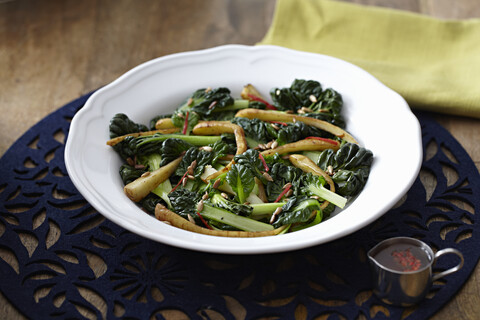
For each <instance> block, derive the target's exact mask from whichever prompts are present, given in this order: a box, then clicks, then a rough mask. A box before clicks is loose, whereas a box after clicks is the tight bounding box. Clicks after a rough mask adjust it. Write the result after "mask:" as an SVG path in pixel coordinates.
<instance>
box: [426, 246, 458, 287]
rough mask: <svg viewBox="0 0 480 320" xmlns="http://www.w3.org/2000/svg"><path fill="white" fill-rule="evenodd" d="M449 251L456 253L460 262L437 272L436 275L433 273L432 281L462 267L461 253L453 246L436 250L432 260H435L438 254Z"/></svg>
mask: <svg viewBox="0 0 480 320" xmlns="http://www.w3.org/2000/svg"><path fill="white" fill-rule="evenodd" d="M449 253H453V254H456V255H457V256H458V257H459V258H460V263H459V264H457V265H456V266H455V267H453V268H450V269H447V270H445V271H443V272H440V273H437V274H436V275H434V276H433V277H432V281H435V280H437V279H439V278H442V277H445V276H446V275H449V274H451V273H454V272H457V271H458V270H460V269H461V268H462V267H463V254H462V253H461V252H460V251H458V250H457V249H453V248H446V249H442V250H440V251H438V252H437V253H436V254H435V258H434V261H436V260H437V259H438V258H439V257H440V256H443V255H444V254H449Z"/></svg>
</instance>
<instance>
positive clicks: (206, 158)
mask: <svg viewBox="0 0 480 320" xmlns="http://www.w3.org/2000/svg"><path fill="white" fill-rule="evenodd" d="M214 157H215V153H213V152H209V151H205V150H200V149H198V148H197V147H191V148H190V149H188V150H187V152H186V153H185V155H184V156H183V158H182V161H181V162H180V164H179V166H178V167H177V169H176V170H175V173H174V175H175V176H178V177H182V176H183V175H184V174H185V173H186V172H187V171H188V170H189V167H191V168H192V169H193V172H190V173H188V172H187V174H189V175H191V176H193V177H194V178H195V179H194V180H195V181H192V182H194V183H195V185H194V186H193V188H194V190H196V189H197V188H198V187H199V186H200V185H204V182H203V181H202V179H201V178H200V176H201V175H202V174H203V171H204V170H205V166H207V165H210V164H211V163H212V161H213V158H214Z"/></svg>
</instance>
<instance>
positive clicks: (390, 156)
mask: <svg viewBox="0 0 480 320" xmlns="http://www.w3.org/2000/svg"><path fill="white" fill-rule="evenodd" d="M296 78H298V79H314V80H317V81H319V82H320V83H321V84H322V85H323V87H324V88H327V87H331V88H333V89H335V90H337V91H338V92H340V93H341V94H342V96H343V100H344V109H343V114H344V117H345V119H346V123H347V127H346V128H347V131H349V132H350V133H351V134H352V135H353V136H354V137H356V138H357V140H358V141H359V143H360V144H361V145H362V146H364V147H366V148H368V149H370V150H371V151H372V152H373V154H374V162H373V165H372V169H371V173H370V177H369V180H368V182H367V184H366V186H365V188H364V190H363V191H362V192H361V194H360V195H359V196H358V197H357V198H356V199H355V201H353V202H352V203H351V204H350V205H349V206H348V207H347V208H346V209H344V210H343V211H341V212H339V213H338V214H336V215H334V216H332V217H331V218H330V219H328V220H325V221H324V222H322V223H320V224H319V225H317V226H314V227H311V228H307V229H305V230H302V231H298V232H293V233H288V234H284V235H279V236H272V237H262V238H223V237H214V236H208V235H202V234H197V233H193V232H189V231H184V230H181V229H177V228H175V227H172V226H169V225H167V224H165V223H162V222H160V221H158V220H156V219H155V218H154V217H152V216H149V215H148V214H146V213H144V212H143V211H142V210H140V209H139V208H138V207H137V206H136V205H135V204H134V203H133V202H131V201H130V200H129V199H128V198H127V197H126V196H125V195H124V193H123V184H122V181H121V179H120V176H119V173H118V169H119V167H120V165H121V160H120V158H119V157H118V155H117V154H116V153H115V152H114V151H113V150H112V149H111V147H109V146H107V145H106V141H107V140H108V139H109V129H108V126H109V122H110V119H111V118H112V117H113V115H115V114H116V113H120V112H121V113H125V114H127V115H128V116H129V117H130V118H131V119H132V120H134V121H135V122H138V123H143V124H147V125H148V122H149V120H150V119H151V118H153V117H154V116H155V115H158V114H163V113H169V112H171V111H173V110H174V109H175V108H176V107H177V106H178V105H179V104H180V103H181V102H182V101H183V100H184V99H185V98H186V97H188V96H189V95H190V94H191V93H192V92H193V91H195V90H196V89H199V88H204V87H212V88H214V87H228V88H230V90H231V91H232V95H233V96H234V97H239V96H240V91H241V89H242V87H243V86H244V85H246V84H248V83H251V84H253V85H254V86H255V87H257V88H258V89H259V91H260V92H261V93H262V94H263V95H264V96H266V97H268V96H269V94H268V93H269V90H270V89H271V88H272V87H288V86H290V84H291V82H292V81H293V80H294V79H296ZM421 162H422V141H421V131H420V125H419V123H418V120H417V119H416V117H415V116H414V115H413V114H412V112H411V111H410V108H409V106H408V105H407V103H406V102H405V100H404V99H403V98H402V97H401V96H400V95H398V94H397V93H395V92H394V91H392V90H390V89H389V88H387V87H386V86H385V85H383V84H382V83H380V82H379V81H378V80H377V79H375V78H374V77H373V76H371V75H370V74H369V73H367V72H365V71H364V70H362V69H360V68H359V67H356V66H354V65H352V64H350V63H347V62H345V61H342V60H339V59H336V58H332V57H328V56H324V55H319V54H313V53H305V52H299V51H295V50H290V49H286V48H282V47H276V46H242V45H226V46H220V47H216V48H212V49H206V50H200V51H193V52H185V53H178V54H173V55H169V56H164V57H161V58H157V59H154V60H151V61H149V62H146V63H143V64H141V65H139V66H138V67H136V68H134V69H132V70H130V71H129V72H127V73H126V74H124V75H123V76H121V77H120V78H118V79H117V80H115V81H114V82H112V83H111V84H109V85H107V86H105V87H103V88H101V89H99V90H98V91H97V92H95V93H94V94H93V95H92V96H91V97H90V99H89V100H88V101H87V103H86V104H85V106H84V107H83V108H82V109H81V110H80V111H79V112H78V113H77V114H76V115H75V117H74V119H73V121H72V124H71V127H70V132H69V135H68V140H67V143H66V147H65V164H66V167H67V170H68V173H69V176H70V178H71V179H72V181H73V183H74V185H75V186H76V187H77V189H78V191H79V192H80V193H81V194H82V195H83V196H84V197H85V199H86V200H87V201H88V202H89V203H90V204H91V205H92V206H93V207H94V208H95V209H96V210H98V212H100V213H101V214H103V215H104V216H105V217H106V218H108V219H110V220H111V221H113V222H115V223H117V224H118V225H120V226H122V227H123V228H125V229H127V230H130V231H132V232H134V233H136V234H138V235H141V236H143V237H146V238H149V239H152V240H155V241H158V242H161V243H165V244H168V245H172V246H177V247H181V248H186V249H191V250H197V251H204V252H214V253H228V254H260V253H273V252H282V251H288V250H295V249H301V248H305V247H309V246H313V245H317V244H321V243H325V242H328V241H331V240H334V239H338V238H340V237H343V236H345V235H348V234H350V233H352V232H354V231H356V230H359V229H360V228H362V227H364V226H366V225H368V224H369V223H371V222H373V221H374V220H376V219H377V218H379V217H380V216H381V215H383V214H384V213H385V212H387V211H388V210H389V209H390V208H391V207H392V206H394V205H395V203H396V202H397V201H398V200H399V199H400V198H401V197H402V196H403V195H404V194H405V193H406V192H407V191H408V189H409V188H410V187H411V185H412V184H413V182H414V180H415V178H416V177H417V175H418V172H419V170H420V165H421Z"/></svg>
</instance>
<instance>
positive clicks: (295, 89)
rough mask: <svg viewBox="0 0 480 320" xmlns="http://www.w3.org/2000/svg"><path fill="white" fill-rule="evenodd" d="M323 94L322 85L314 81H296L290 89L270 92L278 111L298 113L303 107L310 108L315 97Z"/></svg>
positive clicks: (277, 89)
mask: <svg viewBox="0 0 480 320" xmlns="http://www.w3.org/2000/svg"><path fill="white" fill-rule="evenodd" d="M321 94H322V85H321V84H320V83H319V82H318V81H314V80H300V79H295V80H294V81H293V82H292V84H291V85H290V87H289V88H273V89H272V90H271V91H270V96H271V97H272V100H273V104H274V105H275V107H276V108H277V109H278V110H284V111H285V110H291V111H294V112H297V110H298V109H300V108H302V107H309V106H310V105H311V104H312V103H313V101H312V100H311V99H312V98H311V97H312V96H313V97H319V96H320V95H321Z"/></svg>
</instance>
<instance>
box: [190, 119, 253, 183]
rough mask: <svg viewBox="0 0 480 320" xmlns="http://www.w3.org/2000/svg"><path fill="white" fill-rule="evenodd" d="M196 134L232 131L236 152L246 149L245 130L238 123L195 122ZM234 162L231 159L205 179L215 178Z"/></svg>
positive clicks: (194, 132)
mask: <svg viewBox="0 0 480 320" xmlns="http://www.w3.org/2000/svg"><path fill="white" fill-rule="evenodd" d="M192 132H193V134H196V135H221V134H222V133H233V134H234V135H235V143H236V144H237V153H236V154H242V153H244V152H245V151H246V150H247V148H248V147H247V140H246V139H245V132H244V131H243V128H242V127H240V126H239V125H236V124H233V123H231V122H228V121H205V122H201V123H199V124H197V125H196V126H195V127H194V128H193V130H192ZM234 163H235V162H234V161H233V160H231V161H230V162H229V163H228V164H227V165H226V166H225V167H224V168H223V169H222V170H218V171H217V172H215V173H213V174H211V175H210V176H208V177H207V178H206V180H207V181H208V180H211V179H215V178H216V177H218V176H219V175H221V174H223V173H225V172H227V171H228V170H230V167H231V166H232V165H233V164H234Z"/></svg>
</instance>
